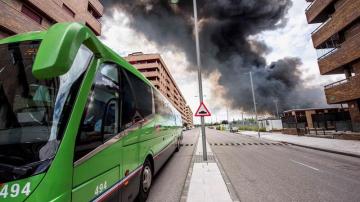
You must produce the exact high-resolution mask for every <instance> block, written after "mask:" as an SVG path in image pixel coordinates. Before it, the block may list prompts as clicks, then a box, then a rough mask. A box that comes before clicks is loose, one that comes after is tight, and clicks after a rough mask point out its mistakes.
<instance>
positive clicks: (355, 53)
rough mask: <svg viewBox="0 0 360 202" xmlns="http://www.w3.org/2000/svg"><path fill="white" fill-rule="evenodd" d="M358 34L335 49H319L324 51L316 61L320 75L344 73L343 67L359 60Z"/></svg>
mask: <svg viewBox="0 0 360 202" xmlns="http://www.w3.org/2000/svg"><path fill="white" fill-rule="evenodd" d="M359 44H360V33H358V34H356V35H355V36H353V37H351V38H349V39H347V40H346V41H345V42H344V43H342V44H341V45H340V46H339V47H337V48H331V49H320V50H324V51H326V53H325V54H323V55H322V56H321V57H319V59H318V64H319V69H320V74H322V75H324V74H337V73H344V69H343V68H342V67H344V66H345V65H346V64H349V63H351V62H353V61H355V60H357V59H359V58H360V46H359Z"/></svg>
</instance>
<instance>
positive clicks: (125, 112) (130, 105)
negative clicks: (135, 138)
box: [121, 74, 136, 130]
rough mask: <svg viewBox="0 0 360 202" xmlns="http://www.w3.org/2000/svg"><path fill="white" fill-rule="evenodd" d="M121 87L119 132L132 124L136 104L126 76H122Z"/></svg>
mask: <svg viewBox="0 0 360 202" xmlns="http://www.w3.org/2000/svg"><path fill="white" fill-rule="evenodd" d="M121 86H122V89H121V130H124V129H126V128H128V127H130V126H131V125H132V124H133V120H134V117H135V115H136V103H135V98H134V94H133V92H132V89H131V85H130V83H129V80H128V77H127V75H126V74H123V76H122V79H121Z"/></svg>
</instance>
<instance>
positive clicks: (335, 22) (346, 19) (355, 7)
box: [311, 0, 360, 48]
mask: <svg viewBox="0 0 360 202" xmlns="http://www.w3.org/2000/svg"><path fill="white" fill-rule="evenodd" d="M317 1H319V0H317ZM315 2H316V1H315ZM315 2H314V3H315ZM359 17H360V1H351V0H347V1H346V2H344V4H342V5H341V6H339V7H338V8H337V9H336V11H335V13H333V15H332V16H331V17H330V18H329V19H328V20H327V21H326V22H325V23H323V24H322V25H321V26H320V27H319V28H318V29H316V30H315V31H314V32H313V33H312V36H311V37H312V41H313V44H314V47H315V48H319V47H321V45H322V44H324V43H326V42H327V41H328V40H329V39H330V38H331V37H332V36H333V35H335V34H336V33H338V32H340V31H341V30H343V29H344V28H345V27H347V26H349V25H350V24H351V23H352V22H354V21H355V20H356V19H358V18H359Z"/></svg>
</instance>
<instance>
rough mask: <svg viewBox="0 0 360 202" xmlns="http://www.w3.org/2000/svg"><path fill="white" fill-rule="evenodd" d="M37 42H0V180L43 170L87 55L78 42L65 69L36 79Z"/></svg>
mask: <svg viewBox="0 0 360 202" xmlns="http://www.w3.org/2000/svg"><path fill="white" fill-rule="evenodd" d="M39 45H40V41H27V42H19V43H10V44H2V45H0V55H1V57H0V182H2V183H4V182H8V181H12V180H17V179H21V178H25V177H28V176H31V175H35V174H38V173H41V172H44V171H45V170H46V169H47V168H48V167H49V165H50V163H51V161H52V159H53V157H54V155H55V153H56V151H57V148H58V146H59V143H60V140H61V137H62V136H63V134H62V133H63V131H64V128H65V126H66V123H67V119H68V118H69V114H70V113H71V106H72V102H73V101H74V98H75V96H76V94H77V89H78V88H79V85H80V82H81V81H80V80H81V78H82V75H83V72H84V71H85V69H86V67H87V66H88V64H89V62H90V59H91V57H92V54H91V52H90V51H89V50H88V49H86V48H85V47H81V48H80V50H79V52H78V54H77V56H76V58H75V61H74V62H73V65H72V67H71V68H70V70H69V71H68V72H67V73H66V74H64V75H62V76H60V77H57V78H53V79H48V80H38V79H36V78H35V77H34V76H33V74H32V64H33V62H34V60H35V56H36V53H37V50H38V48H39Z"/></svg>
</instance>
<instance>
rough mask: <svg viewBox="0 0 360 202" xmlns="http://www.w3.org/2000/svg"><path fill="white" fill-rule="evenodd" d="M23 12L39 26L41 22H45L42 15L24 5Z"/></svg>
mask: <svg viewBox="0 0 360 202" xmlns="http://www.w3.org/2000/svg"><path fill="white" fill-rule="evenodd" d="M21 12H22V13H24V14H25V15H26V16H28V17H29V18H31V19H33V20H34V21H35V22H37V23H39V24H41V22H42V20H43V18H42V17H41V15H40V14H38V13H37V12H35V11H34V10H33V9H31V8H30V7H28V6H27V5H22V7H21Z"/></svg>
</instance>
